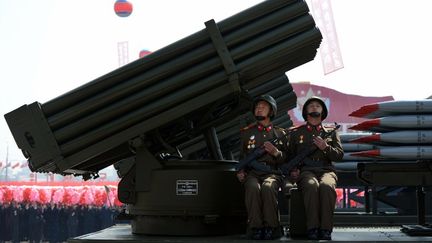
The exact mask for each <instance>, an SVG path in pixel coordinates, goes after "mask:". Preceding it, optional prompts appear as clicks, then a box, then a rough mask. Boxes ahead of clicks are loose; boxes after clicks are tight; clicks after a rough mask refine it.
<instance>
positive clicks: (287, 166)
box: [280, 122, 340, 175]
mask: <svg viewBox="0 0 432 243" xmlns="http://www.w3.org/2000/svg"><path fill="white" fill-rule="evenodd" d="M339 128H340V125H339V124H337V123H336V122H335V129H333V130H332V131H330V132H328V133H326V134H323V136H322V138H323V139H326V138H328V137H331V136H333V134H334V133H336V131H337V130H338V129H339ZM317 150H318V147H317V146H316V145H315V144H311V146H310V147H309V149H305V150H303V151H302V152H300V153H299V154H297V155H296V156H295V157H294V158H293V159H291V160H290V161H289V162H288V163H285V164H283V165H281V166H280V170H281V171H282V174H284V175H288V174H289V172H290V171H291V170H292V169H293V168H294V167H295V166H297V165H299V164H300V163H301V162H303V160H304V159H305V158H306V157H307V156H309V155H311V154H313V153H314V152H315V151H317Z"/></svg>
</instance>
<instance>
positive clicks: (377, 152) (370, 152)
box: [352, 149, 380, 157]
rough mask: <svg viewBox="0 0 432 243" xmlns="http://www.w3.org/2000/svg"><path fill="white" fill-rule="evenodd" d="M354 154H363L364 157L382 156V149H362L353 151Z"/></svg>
mask: <svg viewBox="0 0 432 243" xmlns="http://www.w3.org/2000/svg"><path fill="white" fill-rule="evenodd" d="M352 155H355V156H362V157H378V156H380V150H379V149H374V150H367V151H360V152H355V153H352Z"/></svg>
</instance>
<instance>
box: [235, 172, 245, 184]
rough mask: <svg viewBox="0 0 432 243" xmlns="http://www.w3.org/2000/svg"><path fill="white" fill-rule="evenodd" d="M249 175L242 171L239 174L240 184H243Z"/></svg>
mask: <svg viewBox="0 0 432 243" xmlns="http://www.w3.org/2000/svg"><path fill="white" fill-rule="evenodd" d="M246 176H247V173H246V171H244V170H240V171H239V172H237V179H238V180H239V181H240V182H243V181H244V180H245V179H246Z"/></svg>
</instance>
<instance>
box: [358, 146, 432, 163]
mask: <svg viewBox="0 0 432 243" xmlns="http://www.w3.org/2000/svg"><path fill="white" fill-rule="evenodd" d="M352 155H354V156H364V157H372V158H389V159H399V160H424V159H432V146H396V147H382V148H380V149H374V150H367V151H361V152H354V153H352Z"/></svg>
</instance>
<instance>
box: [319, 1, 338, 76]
mask: <svg viewBox="0 0 432 243" xmlns="http://www.w3.org/2000/svg"><path fill="white" fill-rule="evenodd" d="M311 2H312V14H313V16H314V19H315V22H316V24H317V26H318V28H319V29H320V31H321V34H322V36H323V40H322V42H321V45H320V48H319V50H320V53H321V60H322V65H323V69H324V74H325V75H327V74H329V73H331V72H334V71H336V70H339V69H341V68H343V67H344V64H343V61H342V54H341V51H340V49H339V42H338V38H337V33H336V26H335V23H334V19H333V11H332V8H331V4H330V0H312V1H311Z"/></svg>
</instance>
